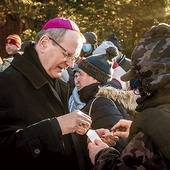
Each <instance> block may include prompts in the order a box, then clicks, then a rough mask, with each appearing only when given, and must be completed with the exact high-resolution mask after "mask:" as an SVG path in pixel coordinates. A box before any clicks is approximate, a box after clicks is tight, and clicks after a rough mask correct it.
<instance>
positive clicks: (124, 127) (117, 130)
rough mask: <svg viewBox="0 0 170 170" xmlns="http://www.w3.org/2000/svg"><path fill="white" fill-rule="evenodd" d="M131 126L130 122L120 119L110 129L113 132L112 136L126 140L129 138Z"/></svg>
mask: <svg viewBox="0 0 170 170" xmlns="http://www.w3.org/2000/svg"><path fill="white" fill-rule="evenodd" d="M131 124H132V121H131V120H126V119H120V120H119V122H118V123H117V124H116V125H114V126H113V127H112V128H111V130H113V131H114V135H116V136H118V137H122V138H123V137H124V138H127V137H128V136H129V130H130V126H131Z"/></svg>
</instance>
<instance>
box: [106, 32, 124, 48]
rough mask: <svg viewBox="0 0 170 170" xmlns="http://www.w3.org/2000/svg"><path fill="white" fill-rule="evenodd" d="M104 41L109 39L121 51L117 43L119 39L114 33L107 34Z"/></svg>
mask: <svg viewBox="0 0 170 170" xmlns="http://www.w3.org/2000/svg"><path fill="white" fill-rule="evenodd" d="M106 41H111V42H112V43H113V44H114V45H115V46H116V47H117V48H118V50H119V51H122V48H121V46H120V44H119V39H118V38H117V37H116V35H115V34H111V35H109V36H108V38H107V39H106Z"/></svg>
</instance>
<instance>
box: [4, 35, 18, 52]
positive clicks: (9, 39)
mask: <svg viewBox="0 0 170 170" xmlns="http://www.w3.org/2000/svg"><path fill="white" fill-rule="evenodd" d="M5 44H14V45H16V46H17V47H18V48H19V49H20V48H21V38H20V36H19V35H17V34H11V35H9V36H8V37H7V38H6V41H5Z"/></svg>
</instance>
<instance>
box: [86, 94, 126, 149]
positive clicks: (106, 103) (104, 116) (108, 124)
mask: <svg viewBox="0 0 170 170" xmlns="http://www.w3.org/2000/svg"><path fill="white" fill-rule="evenodd" d="M90 104H91V102H90ZM90 104H89V103H88V104H87V107H88V109H89V107H90ZM84 109H86V110H87V108H84ZM91 118H92V126H91V127H92V128H93V129H99V128H106V129H109V130H110V129H111V128H112V127H113V126H114V125H115V124H116V123H117V122H118V121H119V120H120V119H123V118H124V117H123V116H122V113H121V112H120V111H119V109H118V108H117V106H116V105H115V103H114V102H113V101H111V100H110V99H108V98H105V97H99V98H97V99H96V100H95V101H94V103H93V105H92V110H91ZM125 143H126V139H123V138H120V140H119V141H118V142H117V144H116V148H117V149H118V150H119V151H120V152H121V151H122V150H123V148H124V147H125Z"/></svg>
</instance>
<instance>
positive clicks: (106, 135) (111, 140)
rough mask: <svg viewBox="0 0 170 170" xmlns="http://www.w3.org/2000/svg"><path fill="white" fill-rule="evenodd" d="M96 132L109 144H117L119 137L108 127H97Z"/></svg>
mask: <svg viewBox="0 0 170 170" xmlns="http://www.w3.org/2000/svg"><path fill="white" fill-rule="evenodd" d="M96 132H97V134H98V135H99V137H100V138H101V140H102V141H103V142H105V143H106V144H107V145H109V146H115V145H116V142H117V141H118V140H119V137H118V136H116V135H114V133H113V132H110V131H109V130H108V129H104V128H101V129H96Z"/></svg>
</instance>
